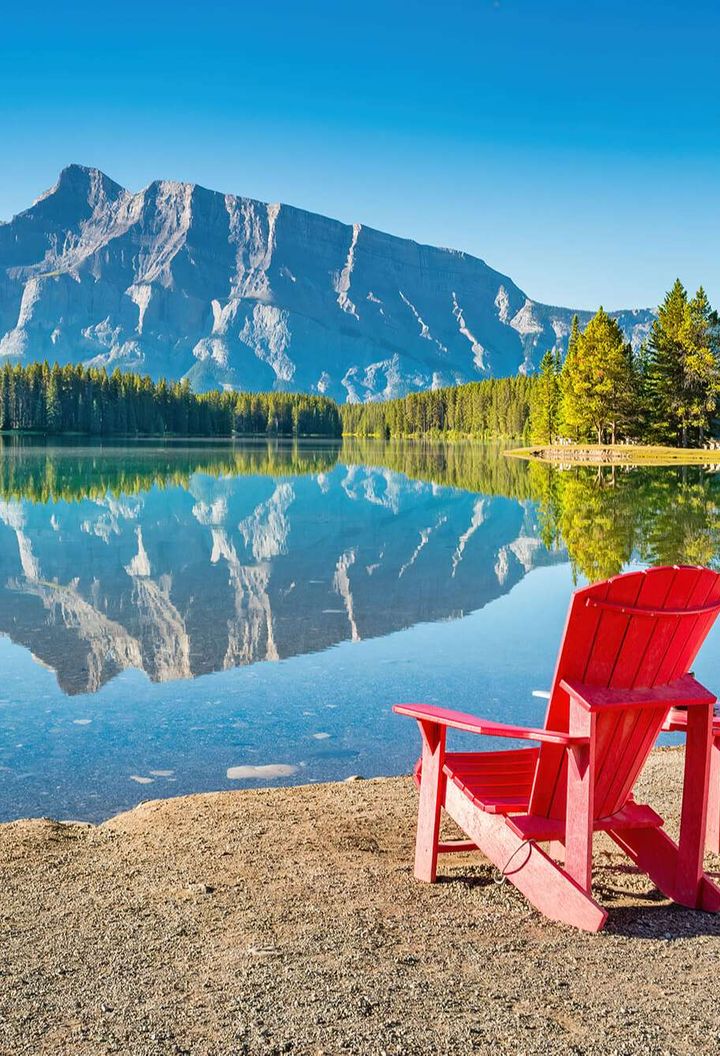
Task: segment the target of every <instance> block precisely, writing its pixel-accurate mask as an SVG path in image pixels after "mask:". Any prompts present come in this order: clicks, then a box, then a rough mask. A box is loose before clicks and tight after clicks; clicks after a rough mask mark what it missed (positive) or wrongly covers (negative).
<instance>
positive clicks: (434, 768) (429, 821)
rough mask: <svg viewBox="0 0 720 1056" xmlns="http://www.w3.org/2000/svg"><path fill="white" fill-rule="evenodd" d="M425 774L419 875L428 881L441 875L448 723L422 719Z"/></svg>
mask: <svg viewBox="0 0 720 1056" xmlns="http://www.w3.org/2000/svg"><path fill="white" fill-rule="evenodd" d="M418 725H419V726H420V733H421V735H422V775H421V778H420V803H419V805H418V823H417V837H416V840H415V876H416V877H417V879H418V880H423V881H424V882H425V883H426V884H433V883H435V879H436V877H437V860H438V842H439V837H440V811H441V810H442V806H443V800H444V798H445V773H444V772H443V766H444V765H445V727H443V726H439V725H438V724H437V723H431V722H420V723H419V724H418Z"/></svg>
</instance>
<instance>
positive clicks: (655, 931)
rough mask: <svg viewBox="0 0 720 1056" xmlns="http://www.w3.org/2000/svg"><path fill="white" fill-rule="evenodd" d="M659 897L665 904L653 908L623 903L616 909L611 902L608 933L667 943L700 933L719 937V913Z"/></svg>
mask: <svg viewBox="0 0 720 1056" xmlns="http://www.w3.org/2000/svg"><path fill="white" fill-rule="evenodd" d="M658 894H659V892H658ZM660 898H661V899H662V900H663V904H662V905H656V906H654V907H653V908H650V907H649V906H648V907H646V906H623V907H618V908H617V909H613V908H612V906H611V905H610V906H607V908H608V910H609V916H608V919H607V924H606V925H605V929H604V930H605V934H608V935H622V936H624V937H626V938H632V939H651V940H653V941H654V942H658V941H664V942H668V943H672V942H677V941H680V940H681V939H692V938H698V937H700V936H705V937H707V936H713V935H714V936H717V937H718V938H720V916H719V915H718V914H717V913H705V912H704V911H703V910H700V909H687V908H686V907H685V906H678V905H676V904H675V903H673V902H668V901H667V900H666V899H665V898H664V896H663V895H660Z"/></svg>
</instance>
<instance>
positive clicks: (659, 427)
mask: <svg viewBox="0 0 720 1056" xmlns="http://www.w3.org/2000/svg"><path fill="white" fill-rule="evenodd" d="M686 314H687V291H686V290H685V287H684V286H683V284H682V283H681V282H680V279H676V280H675V282H674V284H673V287H672V289H671V290H670V291H669V292H668V293H667V294H666V296H665V300H664V301H663V303H662V304H661V305H660V307H659V309H658V317H657V319H656V320H655V322H654V323H653V326H652V330H651V331H650V338H649V340H648V346H647V370H646V375H645V391H646V396H647V407H648V415H649V422H650V427H651V430H652V433H653V435H654V438H655V439H657V440H660V441H664V442H669V443H677V440H678V438H679V435H680V433H681V422H680V415H679V402H678V395H679V393H680V392H681V390H682V387H683V351H682V341H681V334H682V329H683V324H684V322H685V319H686Z"/></svg>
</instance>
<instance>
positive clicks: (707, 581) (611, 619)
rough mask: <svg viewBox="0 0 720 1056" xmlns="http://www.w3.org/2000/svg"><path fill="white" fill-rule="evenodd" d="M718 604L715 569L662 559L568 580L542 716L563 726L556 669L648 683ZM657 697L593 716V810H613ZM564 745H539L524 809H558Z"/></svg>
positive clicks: (674, 664) (566, 675)
mask: <svg viewBox="0 0 720 1056" xmlns="http://www.w3.org/2000/svg"><path fill="white" fill-rule="evenodd" d="M719 609H720V574H718V573H717V572H713V571H712V570H711V569H709V568H699V567H696V566H688V565H683V566H672V567H662V568H651V569H648V570H647V571H644V572H628V573H626V574H625V575H621V576H615V577H614V578H613V579H609V580H606V581H605V582H603V583H594V584H592V586H589V587H585V588H584V589H583V590H578V591H576V592H575V594H574V595H573V598H572V601H571V602H570V608H569V610H568V616H567V622H566V625H565V632H564V635H563V640H562V644H561V646H560V651H559V653H558V659H557V665H556V668H555V676H554V679H553V684H552V689H551V692H550V701H549V704H548V710H547V716H546V720H545V721H546V726H547V728H548V729H553V730H563V731H567V730H568V722H569V698H568V694H567V693H566V692H565V691H564V690H563V689H561V688H560V682H561V681H562V679H571V680H573V681H578V682H583V683H585V684H587V685H593V686H605V687H610V688H613V689H635V688H642V689H647V688H652V687H654V686H662V685H666V684H667V683H668V682H672V681H673V680H674V679H676V678H680V677H681V676H682V675H684V674H687V673H688V672H689V670H690V667H691V665H692V663H693V661H694V659H695V657H696V655H697V653H698V650H699V649H700V646H701V645H702V643H703V641H704V640H705V637H706V635H707V633H708V631H709V630H710V628H711V626H712V624H713V622H714V620H715V617H716V616H717V614H718V610H719ZM666 711H667V708H666V707H658V706H652V707H644V708H631V709H622V710H610V709H608V711H607V712H606V713H602V712H601V713H599V714H598V715H597V718H596V725H595V774H596V779H595V817H596V818H605V817H608V816H609V815H611V814H614V813H615V812H616V811H617V810H619V809H620V808H621V807H622V806H623V805H624V803H625V802H626V800H627V797H628V795H629V794H630V792H631V791H632V788H633V785H634V783H635V781H636V779H637V776H638V774H639V773H640V770H641V769H642V767H643V764H644V763H645V760H646V759H647V756H648V754H649V752H650V750H651V748H652V746H653V744H654V743H655V740H656V738H657V736H658V733H659V732H660V728H661V726H662V723H663V721H664V719H665V713H666ZM566 775H567V759H566V756H565V751H564V749H562V748H558V747H557V746H555V745H550V744H544V745H542V747H541V749H540V754H539V758H538V765H537V769H536V773H535V780H534V783H533V789H532V793H531V796H530V808H529V809H530V813H532V814H539V815H542V816H544V817H552V818H563V817H564V816H565V795H566V782H567V777H566Z"/></svg>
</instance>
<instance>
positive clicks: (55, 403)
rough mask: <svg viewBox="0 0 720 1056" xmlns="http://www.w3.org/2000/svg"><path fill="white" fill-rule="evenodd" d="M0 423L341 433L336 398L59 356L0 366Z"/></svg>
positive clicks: (19, 427)
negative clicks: (89, 364)
mask: <svg viewBox="0 0 720 1056" xmlns="http://www.w3.org/2000/svg"><path fill="white" fill-rule="evenodd" d="M0 430H2V431H17V432H38V433H47V434H61V433H83V434H87V435H90V436H203V437H229V436H233V435H240V436H257V435H269V436H322V437H339V436H340V435H341V432H342V421H341V417H340V411H339V408H338V406H337V404H336V403H335V402H334V401H333V400H330V399H328V398H326V397H325V396H310V395H306V394H305V393H289V392H288V393H279V392H268V393H262V392H261V393H252V394H250V393H237V392H218V391H213V392H207V393H202V394H199V395H198V394H196V393H194V392H193V391H192V389H191V388H190V385H189V384H188V382H187V381H182V382H174V383H171V382H167V381H165V380H164V379H161V380H160V381H158V382H154V381H153V380H152V379H151V378H149V377H146V376H142V375H140V374H135V373H130V372H129V373H123V372H121V371H120V370H117V369H116V370H114V371H113V373H112V374H108V373H107V371H106V370H105V369H104V368H103V369H97V368H90V369H87V368H85V367H82V366H71V365H69V366H64V367H60V366H58V364H57V363H56V364H55V365H54V366H50V364H49V363H47V362H45V363H31V364H29V365H28V366H22V365H18V364H15V365H13V364H10V363H6V364H4V366H3V367H2V369H1V370H0Z"/></svg>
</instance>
